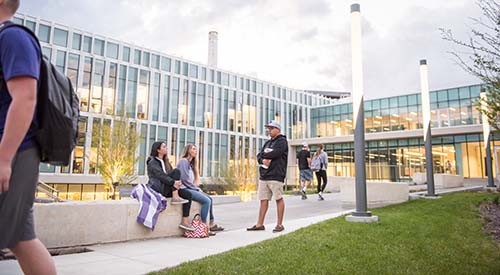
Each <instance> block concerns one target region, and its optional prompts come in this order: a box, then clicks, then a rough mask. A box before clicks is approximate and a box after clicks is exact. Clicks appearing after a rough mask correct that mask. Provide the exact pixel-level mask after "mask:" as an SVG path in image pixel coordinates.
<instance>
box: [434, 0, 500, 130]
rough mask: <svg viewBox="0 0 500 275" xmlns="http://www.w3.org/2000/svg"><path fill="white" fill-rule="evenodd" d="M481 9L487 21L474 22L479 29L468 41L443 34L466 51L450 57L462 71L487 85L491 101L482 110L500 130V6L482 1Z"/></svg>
mask: <svg viewBox="0 0 500 275" xmlns="http://www.w3.org/2000/svg"><path fill="white" fill-rule="evenodd" d="M477 5H478V6H479V8H480V9H481V10H482V14H483V17H484V18H479V19H477V18H471V20H472V22H473V24H474V25H475V27H474V28H471V30H470V36H469V40H468V41H461V40H459V39H457V38H456V37H455V36H454V35H453V33H452V31H451V30H449V29H440V30H441V34H442V37H443V39H444V40H447V41H450V42H452V43H454V44H455V45H458V46H459V47H460V48H461V49H464V50H466V51H465V52H450V53H451V54H452V55H453V56H454V58H455V59H456V60H457V62H458V65H460V67H462V68H463V69H464V70H465V71H467V72H468V73H470V74H472V75H474V76H476V77H477V78H479V79H480V80H481V81H482V82H483V83H484V85H485V90H486V93H487V97H486V99H485V100H479V101H478V105H480V104H481V103H484V104H485V105H486V106H487V109H486V110H482V109H481V108H479V110H480V112H481V113H484V114H485V115H486V117H488V122H489V123H490V125H492V126H493V127H495V128H496V129H497V130H500V4H499V3H498V2H497V1H496V0H478V1H477ZM481 101H482V102H481Z"/></svg>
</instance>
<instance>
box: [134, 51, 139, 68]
mask: <svg viewBox="0 0 500 275" xmlns="http://www.w3.org/2000/svg"><path fill="white" fill-rule="evenodd" d="M134 64H137V65H141V51H139V50H134Z"/></svg>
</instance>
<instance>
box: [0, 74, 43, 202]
mask: <svg viewBox="0 0 500 275" xmlns="http://www.w3.org/2000/svg"><path fill="white" fill-rule="evenodd" d="M7 89H8V91H9V94H10V96H11V97H12V102H11V104H10V107H9V110H8V112H7V119H6V121H5V128H4V133H3V136H2V140H1V141H0V192H6V191H7V190H9V181H10V174H11V165H12V160H13V158H14V156H15V154H16V152H17V149H18V148H19V145H20V144H21V142H22V141H23V138H24V136H25V135H26V132H27V131H28V129H29V127H30V124H31V121H32V120H33V114H34V112H35V106H36V90H37V80H36V79H34V78H32V77H24V76H21V77H14V78H12V79H9V80H8V81H7Z"/></svg>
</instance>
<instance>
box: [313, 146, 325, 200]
mask: <svg viewBox="0 0 500 275" xmlns="http://www.w3.org/2000/svg"><path fill="white" fill-rule="evenodd" d="M324 148H325V146H324V145H323V144H320V145H318V149H317V150H316V152H315V153H314V156H313V158H312V161H311V169H312V170H313V171H314V173H315V174H316V179H317V180H318V200H319V201H322V200H325V198H323V191H325V187H326V184H327V181H328V180H327V175H326V169H327V168H328V155H327V154H326V152H324V151H323V149H324ZM322 181H323V184H322V183H321V182H322Z"/></svg>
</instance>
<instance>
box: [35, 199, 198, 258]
mask: <svg viewBox="0 0 500 275" xmlns="http://www.w3.org/2000/svg"><path fill="white" fill-rule="evenodd" d="M168 202H169V203H168V206H167V209H165V211H163V212H162V213H160V215H159V217H158V222H157V224H156V227H155V230H154V231H151V230H149V229H148V228H146V227H144V226H143V225H141V224H139V223H137V221H136V219H137V213H138V211H139V202H137V201H136V200H131V199H130V200H129V199H127V200H121V201H70V202H64V203H49V204H35V206H34V208H35V209H34V211H35V230H36V233H37V237H38V238H39V239H40V240H41V241H42V242H43V243H44V244H45V246H47V247H48V248H57V247H69V246H81V245H90V244H98V243H111V242H122V241H130V240H136V239H152V238H161V237H172V236H181V235H182V233H183V232H182V230H181V229H179V228H178V225H179V223H180V221H181V217H182V205H171V204H170V199H168ZM199 212H200V204H199V203H197V202H192V204H191V218H192V216H194V214H196V213H199Z"/></svg>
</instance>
